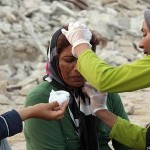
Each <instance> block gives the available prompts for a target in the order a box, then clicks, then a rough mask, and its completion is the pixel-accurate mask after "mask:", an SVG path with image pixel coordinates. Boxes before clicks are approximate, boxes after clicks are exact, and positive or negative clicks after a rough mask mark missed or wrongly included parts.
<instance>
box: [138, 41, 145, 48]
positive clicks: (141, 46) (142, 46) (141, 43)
mask: <svg viewBox="0 0 150 150" xmlns="http://www.w3.org/2000/svg"><path fill="white" fill-rule="evenodd" d="M139 48H141V49H143V48H144V45H143V40H141V41H140V43H139Z"/></svg>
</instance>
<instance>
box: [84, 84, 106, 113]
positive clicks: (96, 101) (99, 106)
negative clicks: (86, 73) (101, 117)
mask: <svg viewBox="0 0 150 150" xmlns="http://www.w3.org/2000/svg"><path fill="white" fill-rule="evenodd" d="M82 90H83V92H84V93H86V94H87V95H88V96H89V97H90V101H91V104H90V106H91V109H92V112H93V114H95V113H96V112H97V111H98V110H103V109H107V106H106V101H107V93H102V92H99V91H97V90H96V89H95V88H93V87H92V86H91V85H90V84H89V83H87V82H86V83H85V84H84V87H83V89H82Z"/></svg>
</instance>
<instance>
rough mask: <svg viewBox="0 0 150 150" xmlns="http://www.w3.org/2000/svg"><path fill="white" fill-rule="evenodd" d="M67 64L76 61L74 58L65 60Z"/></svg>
mask: <svg viewBox="0 0 150 150" xmlns="http://www.w3.org/2000/svg"><path fill="white" fill-rule="evenodd" d="M65 61H66V62H73V61H74V58H68V59H65Z"/></svg>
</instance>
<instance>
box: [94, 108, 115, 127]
mask: <svg viewBox="0 0 150 150" xmlns="http://www.w3.org/2000/svg"><path fill="white" fill-rule="evenodd" d="M96 116H97V117H98V118H99V119H100V120H102V121H103V122H104V123H105V124H106V125H107V126H108V127H110V128H112V127H113V126H114V124H115V122H116V120H117V116H116V115H114V114H113V113H111V112H109V111H108V110H106V109H105V110H99V111H97V112H96Z"/></svg>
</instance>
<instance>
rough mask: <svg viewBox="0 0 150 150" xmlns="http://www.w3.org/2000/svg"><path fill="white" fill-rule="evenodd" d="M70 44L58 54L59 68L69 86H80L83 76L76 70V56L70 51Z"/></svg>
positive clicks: (82, 82) (82, 83)
mask: <svg viewBox="0 0 150 150" xmlns="http://www.w3.org/2000/svg"><path fill="white" fill-rule="evenodd" d="M71 48H72V46H71V45H69V46H68V47H66V48H65V49H64V50H62V52H61V53H60V54H59V68H60V71H61V75H62V78H63V80H64V82H65V83H66V84H67V85H69V86H71V87H76V88H77V87H82V86H83V85H84V82H85V80H84V78H83V77H82V75H81V74H80V73H79V72H78V71H77V69H76V65H77V58H75V57H74V56H73V55H72V53H71Z"/></svg>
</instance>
